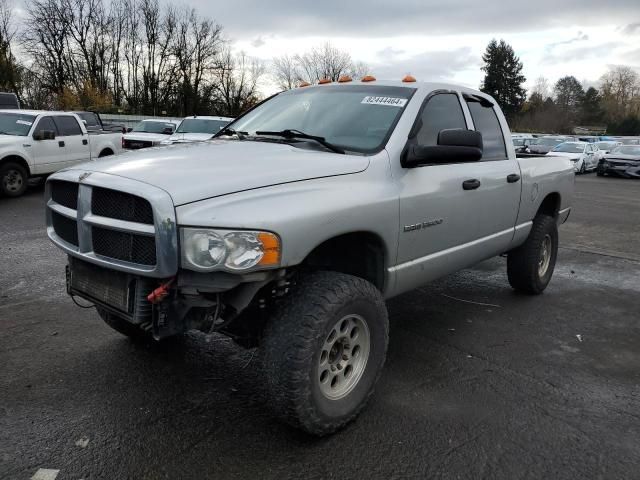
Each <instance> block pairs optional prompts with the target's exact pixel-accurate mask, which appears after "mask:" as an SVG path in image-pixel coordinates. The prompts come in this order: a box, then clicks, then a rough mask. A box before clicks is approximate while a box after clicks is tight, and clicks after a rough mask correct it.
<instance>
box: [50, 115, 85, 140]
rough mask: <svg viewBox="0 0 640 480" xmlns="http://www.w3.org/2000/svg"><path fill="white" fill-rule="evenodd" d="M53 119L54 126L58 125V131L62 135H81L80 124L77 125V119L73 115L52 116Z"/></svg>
mask: <svg viewBox="0 0 640 480" xmlns="http://www.w3.org/2000/svg"><path fill="white" fill-rule="evenodd" d="M53 121H54V122H55V124H56V127H58V132H59V133H60V136H62V137H69V136H72V135H82V130H81V129H80V125H78V121H77V120H76V119H75V118H73V117H70V116H62V115H59V116H55V117H53Z"/></svg>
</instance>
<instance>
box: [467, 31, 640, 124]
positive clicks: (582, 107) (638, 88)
mask: <svg viewBox="0 0 640 480" xmlns="http://www.w3.org/2000/svg"><path fill="white" fill-rule="evenodd" d="M482 60H483V63H484V65H483V67H482V70H483V71H484V72H485V76H484V80H483V82H482V85H481V87H480V88H481V90H482V91H483V92H485V93H488V94H490V95H492V96H493V97H494V98H495V99H496V100H497V101H498V103H499V104H500V105H501V107H502V109H503V111H504V112H505V115H506V116H507V119H508V120H509V124H510V125H511V128H512V130H514V131H521V132H534V133H535V132H541V133H573V131H574V128H575V127H577V126H582V127H590V128H591V129H601V128H602V129H606V131H607V133H610V134H614V135H638V134H640V75H638V73H637V72H636V71H635V70H633V69H632V68H630V67H627V66H620V65H618V66H611V67H610V68H609V71H608V72H607V73H605V74H604V75H603V76H602V77H601V78H600V79H599V81H598V82H597V85H596V86H593V85H592V86H586V88H585V86H584V85H583V84H582V83H581V82H580V81H578V79H577V78H575V76H572V75H567V76H564V77H562V78H560V79H559V80H558V81H557V82H556V83H555V84H553V85H551V84H550V83H549V81H548V80H547V79H546V78H544V77H540V78H538V79H537V80H536V82H535V84H534V86H533V88H532V89H531V92H530V94H529V95H528V96H527V94H526V93H527V92H526V90H525V89H524V87H523V84H524V82H525V81H526V78H525V77H524V75H523V74H522V69H523V65H522V62H521V61H520V59H519V58H518V57H517V56H516V55H515V52H514V50H513V48H512V47H511V46H510V45H509V44H507V43H506V42H505V41H504V40H501V41H500V42H498V41H496V40H492V41H491V42H490V43H489V45H488V46H487V49H486V51H485V53H484V55H483V57H482Z"/></svg>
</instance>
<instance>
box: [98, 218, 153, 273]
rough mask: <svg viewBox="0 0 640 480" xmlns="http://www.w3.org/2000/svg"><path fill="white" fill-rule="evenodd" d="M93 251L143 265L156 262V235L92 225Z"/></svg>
mask: <svg viewBox="0 0 640 480" xmlns="http://www.w3.org/2000/svg"><path fill="white" fill-rule="evenodd" d="M91 230H92V236H93V251H94V252H95V253H96V254H97V255H102V256H103V257H110V258H116V259H118V260H123V261H125V262H132V263H139V264H141V265H155V264H156V241H155V238H154V237H147V236H144V235H136V234H133V233H127V232H119V231H116V230H108V229H106V228H101V227H92V229H91Z"/></svg>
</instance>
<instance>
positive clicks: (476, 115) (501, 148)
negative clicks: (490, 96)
mask: <svg viewBox="0 0 640 480" xmlns="http://www.w3.org/2000/svg"><path fill="white" fill-rule="evenodd" d="M467 106H468V107H469V111H470V112H471V118H472V119H473V124H474V125H475V127H476V130H477V131H478V132H480V133H481V134H482V144H483V152H482V160H505V159H506V158H507V148H506V147H505V144H504V135H503V134H502V128H500V122H499V121H498V116H497V115H496V112H495V111H494V110H493V106H492V105H486V106H485V105H483V104H482V103H480V102H477V101H470V100H468V101H467Z"/></svg>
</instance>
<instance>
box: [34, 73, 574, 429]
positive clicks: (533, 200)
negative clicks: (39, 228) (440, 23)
mask: <svg viewBox="0 0 640 480" xmlns="http://www.w3.org/2000/svg"><path fill="white" fill-rule="evenodd" d="M344 80H345V81H343V82H342V83H334V84H330V83H329V84H322V85H316V86H306V87H304V88H297V89H293V90H290V91H286V92H283V93H280V94H277V95H275V96H273V97H271V98H269V99H267V100H266V101H264V102H263V103H261V104H259V105H258V106H256V107H255V108H253V109H252V110H250V111H248V112H247V113H245V114H244V115H242V116H241V117H239V118H238V119H236V120H235V121H234V122H232V123H231V124H230V125H229V126H228V127H226V128H225V129H223V130H221V131H220V132H219V133H218V134H217V135H216V137H215V138H214V139H212V140H211V141H208V142H204V143H200V144H192V145H185V146H173V147H166V148H162V149H159V148H154V149H149V150H145V151H140V152H136V153H130V154H126V155H123V156H121V157H119V158H114V159H105V160H100V161H97V162H93V163H88V164H84V165H80V166H76V167H72V168H70V169H67V170H64V171H61V172H58V173H56V174H54V175H52V176H51V177H50V178H49V180H48V182H47V186H46V201H47V231H48V235H49V237H50V238H51V240H52V241H53V242H54V243H55V244H56V245H57V246H58V247H60V248H61V249H62V250H64V251H65V252H66V253H67V254H68V258H69V263H68V266H67V290H68V293H69V294H70V295H73V296H78V297H81V298H83V299H85V300H88V301H89V302H92V303H93V304H94V305H95V307H96V309H97V311H98V313H99V314H100V316H101V317H102V319H103V320H104V321H105V322H106V323H107V324H108V325H110V326H111V327H113V328H114V329H115V330H117V331H119V332H121V333H123V334H125V335H127V336H129V337H131V338H134V339H137V340H143V341H145V340H146V339H155V340H156V341H167V339H168V338H169V337H175V336H179V335H181V334H183V333H184V332H186V331H188V330H193V329H196V330H200V331H203V332H206V333H209V332H220V333H222V334H225V335H228V336H230V337H231V338H233V339H234V340H235V341H236V342H237V343H238V344H240V345H243V346H246V347H255V346H259V348H260V351H261V352H262V360H263V367H262V368H263V370H264V375H265V381H266V383H267V386H268V392H269V394H270V403H271V404H272V406H273V409H274V411H275V412H276V413H277V414H278V415H279V416H280V417H281V418H283V419H284V420H285V421H287V422H289V423H290V424H292V425H294V426H296V427H298V428H301V429H303V430H305V431H307V432H310V433H312V434H316V435H323V434H327V433H331V432H333V431H335V430H337V429H339V428H340V427H342V426H344V425H345V424H346V423H347V422H349V421H351V420H352V419H353V418H355V416H356V415H357V414H358V413H359V412H360V410H361V409H362V408H363V406H364V405H365V403H366V401H367V399H368V398H369V396H370V395H371V393H372V391H373V387H374V384H375V383H376V380H377V378H378V376H379V374H380V371H381V369H382V366H383V363H384V360H385V354H386V349H387V342H388V321H387V311H386V308H385V299H388V298H391V297H393V296H396V295H398V294H401V293H403V292H406V291H408V290H411V289H413V288H416V287H418V286H420V285H422V284H424V283H425V282H429V281H431V280H433V279H436V278H438V277H442V276H443V275H447V274H450V273H452V272H455V271H457V270H460V269H463V268H466V267H469V266H472V265H474V264H475V263H478V262H480V261H482V260H484V259H487V258H490V257H493V256H496V255H501V254H505V253H506V254H507V272H508V278H509V283H510V284H511V286H512V287H513V288H515V289H517V290H520V291H522V292H526V293H529V294H539V293H541V292H542V291H543V290H544V289H545V288H546V287H547V284H548V283H549V280H550V279H551V275H552V273H553V270H554V265H555V261H556V253H557V248H558V230H557V226H558V224H560V223H562V222H564V221H565V220H566V219H567V217H568V215H569V212H570V205H571V198H572V192H573V185H574V172H573V167H572V165H571V162H570V161H569V160H568V159H566V158H555V157H539V158H536V157H529V158H526V159H517V158H516V155H515V153H514V149H513V144H512V142H511V137H510V133H509V128H508V126H507V123H506V121H505V119H504V116H503V115H502V112H501V111H500V109H499V107H498V106H497V105H496V104H495V102H494V100H493V99H492V98H490V97H489V96H487V95H484V94H482V93H480V92H477V91H474V90H470V89H467V88H461V87H457V86H452V85H445V84H434V83H418V82H414V81H411V80H412V79H411V78H409V79H406V80H407V81H402V82H377V81H375V80H372V79H371V78H365V79H364V81H361V82H350V81H348V79H344Z"/></svg>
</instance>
